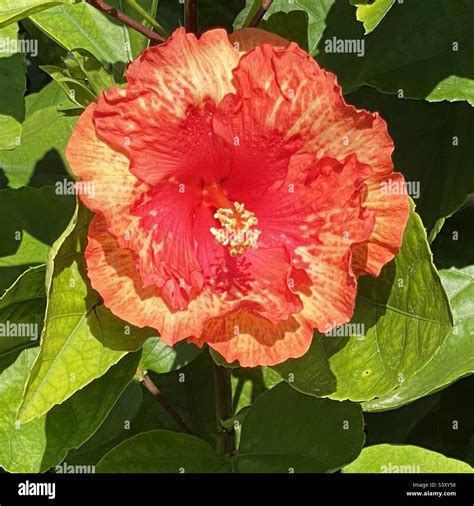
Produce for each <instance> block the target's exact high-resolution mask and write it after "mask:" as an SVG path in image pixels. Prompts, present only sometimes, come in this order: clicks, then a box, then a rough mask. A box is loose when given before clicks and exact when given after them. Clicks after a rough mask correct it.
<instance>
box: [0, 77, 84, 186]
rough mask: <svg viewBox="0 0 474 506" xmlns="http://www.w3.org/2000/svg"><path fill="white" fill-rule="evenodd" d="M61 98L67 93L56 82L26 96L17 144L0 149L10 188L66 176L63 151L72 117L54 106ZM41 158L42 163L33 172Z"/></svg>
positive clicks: (51, 182) (46, 183) (39, 184)
mask: <svg viewBox="0 0 474 506" xmlns="http://www.w3.org/2000/svg"><path fill="white" fill-rule="evenodd" d="M65 101H67V97H66V95H65V94H64V92H63V91H62V90H61V88H60V87H59V86H58V85H57V84H56V83H50V84H48V85H47V86H46V87H45V88H43V89H42V90H41V91H40V92H39V93H34V94H32V95H28V96H27V97H26V118H25V121H24V123H23V132H22V136H21V144H20V145H19V146H18V147H17V148H16V149H14V150H13V151H0V168H2V169H3V171H4V172H5V175H6V176H7V179H8V181H9V185H10V186H11V187H12V188H19V187H21V186H26V185H28V184H31V183H35V186H45V185H48V184H55V183H56V181H57V180H58V178H60V177H61V178H62V177H65V176H66V173H65V172H64V167H65V166H66V158H65V155H64V151H65V149H66V145H67V142H68V140H69V137H70V136H71V133H72V129H73V126H74V123H75V121H76V118H72V117H66V116H64V115H63V114H62V113H61V112H60V111H59V110H58V107H59V105H60V104H62V103H64V102H65ZM42 159H43V161H44V162H45V167H44V168H43V170H41V171H40V170H39V169H38V170H37V173H35V167H36V166H37V163H38V162H39V161H40V160H42Z"/></svg>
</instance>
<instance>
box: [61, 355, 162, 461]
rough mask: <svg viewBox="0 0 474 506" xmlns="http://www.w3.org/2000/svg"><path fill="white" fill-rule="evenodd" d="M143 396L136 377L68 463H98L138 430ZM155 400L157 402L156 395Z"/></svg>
mask: <svg viewBox="0 0 474 506" xmlns="http://www.w3.org/2000/svg"><path fill="white" fill-rule="evenodd" d="M119 364H120V362H119ZM114 367H115V366H114ZM112 370H113V369H112ZM106 377H107V374H106V375H105V376H103V378H106ZM143 400H144V395H143V393H142V387H141V385H140V383H139V382H137V381H133V382H132V383H130V384H129V385H128V387H127V388H126V389H125V391H124V392H123V393H122V395H121V396H120V398H119V400H118V401H117V402H116V403H115V406H114V407H113V409H112V410H111V411H110V413H109V414H108V416H107V418H106V419H105V420H104V422H103V423H102V425H101V426H100V428H99V429H98V430H97V432H96V433H95V434H94V435H93V436H92V437H91V438H90V439H89V440H88V441H86V442H85V443H84V444H83V445H81V446H80V447H79V448H78V449H77V450H72V451H70V452H69V453H68V455H67V459H66V460H67V463H68V464H71V465H78V466H88V465H89V466H91V465H96V464H97V463H98V462H99V460H100V459H101V458H102V457H103V456H104V455H105V454H106V453H108V452H109V451H110V450H111V449H112V448H114V447H115V446H117V445H118V444H119V443H121V442H122V441H124V440H125V439H128V438H130V437H132V436H134V435H135V434H137V433H138V432H137V431H136V430H135V426H136V425H137V423H136V421H138V420H137V418H138V417H140V418H142V413H140V411H141V409H142V406H143ZM152 401H153V402H154V403H155V404H158V402H157V400H156V399H152ZM139 413H140V415H139ZM140 421H141V420H140ZM153 428H163V427H157V426H152V427H150V429H149V430H151V429H153Z"/></svg>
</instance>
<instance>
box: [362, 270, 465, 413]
mask: <svg viewBox="0 0 474 506" xmlns="http://www.w3.org/2000/svg"><path fill="white" fill-rule="evenodd" d="M440 275H441V280H442V282H443V285H444V287H445V288H446V291H447V293H448V296H449V298H450V302H451V307H452V310H453V316H454V322H455V326H454V327H453V329H452V330H451V332H450V333H449V334H448V337H447V339H446V340H445V341H444V342H443V343H442V345H441V347H440V349H439V350H438V352H437V353H436V355H435V356H434V357H433V358H432V360H431V361H430V362H429V363H428V364H427V365H426V366H425V367H424V368H423V369H421V370H420V371H419V372H418V373H417V374H415V375H414V376H412V377H410V378H407V380H406V381H405V382H403V383H402V384H401V385H400V387H399V388H397V389H396V390H394V391H393V392H389V393H387V395H385V396H383V397H381V398H378V399H375V400H373V401H371V402H368V403H366V404H365V406H364V408H365V409H367V410H369V411H379V410H385V409H393V408H396V407H398V406H403V405H404V404H407V403H409V402H411V401H413V400H415V399H418V398H420V397H423V396H425V395H428V394H430V393H432V392H435V391H436V390H439V389H441V388H444V387H446V386H447V385H449V384H451V383H453V382H454V381H456V380H457V379H459V378H461V377H462V376H466V375H468V374H470V373H473V372H474V347H473V345H472V338H473V336H474V266H470V267H467V268H465V269H460V270H457V269H450V270H443V271H440Z"/></svg>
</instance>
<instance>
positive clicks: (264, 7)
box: [249, 0, 273, 28]
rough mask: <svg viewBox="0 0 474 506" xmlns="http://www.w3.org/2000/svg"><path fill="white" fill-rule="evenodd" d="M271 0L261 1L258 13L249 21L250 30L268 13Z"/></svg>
mask: <svg viewBox="0 0 474 506" xmlns="http://www.w3.org/2000/svg"><path fill="white" fill-rule="evenodd" d="M272 3H273V0H263V1H262V5H261V6H260V8H259V9H258V11H257V12H256V13H255V15H254V17H253V18H252V19H251V21H250V23H249V26H250V27H251V28H255V27H256V26H257V25H258V24H259V23H260V21H262V18H263V16H265V13H266V12H267V11H268V9H269V8H270V6H271V5H272Z"/></svg>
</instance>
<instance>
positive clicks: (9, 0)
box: [0, 0, 72, 28]
mask: <svg viewBox="0 0 474 506" xmlns="http://www.w3.org/2000/svg"><path fill="white" fill-rule="evenodd" d="M71 2H72V0H2V3H1V5H0V28H1V27H3V26H6V25H8V24H10V23H13V22H15V21H19V20H20V19H23V18H26V17H27V16H30V15H31V14H34V13H35V12H40V11H42V10H44V9H49V8H50V7H54V6H55V5H58V4H66V3H71Z"/></svg>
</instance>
